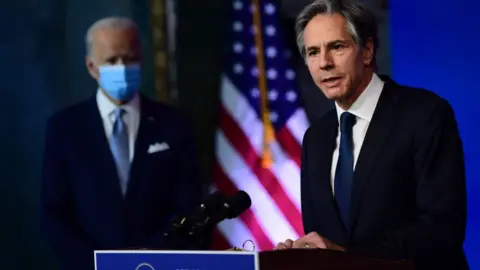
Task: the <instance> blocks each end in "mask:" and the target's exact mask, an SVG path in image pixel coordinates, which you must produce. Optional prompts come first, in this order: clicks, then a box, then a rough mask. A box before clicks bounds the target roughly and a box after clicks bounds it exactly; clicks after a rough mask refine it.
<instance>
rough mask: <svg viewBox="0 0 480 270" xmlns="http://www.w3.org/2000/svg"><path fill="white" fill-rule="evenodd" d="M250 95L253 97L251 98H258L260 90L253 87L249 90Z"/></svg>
mask: <svg viewBox="0 0 480 270" xmlns="http://www.w3.org/2000/svg"><path fill="white" fill-rule="evenodd" d="M250 95H251V96H252V97H253V98H258V97H259V96H260V90H258V89H257V88H253V89H252V90H251V91H250Z"/></svg>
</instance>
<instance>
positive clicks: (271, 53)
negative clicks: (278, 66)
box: [267, 47, 277, 58]
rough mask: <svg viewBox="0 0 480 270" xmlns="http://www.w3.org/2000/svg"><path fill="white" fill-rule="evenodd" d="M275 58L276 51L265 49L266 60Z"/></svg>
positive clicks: (273, 48) (269, 48)
mask: <svg viewBox="0 0 480 270" xmlns="http://www.w3.org/2000/svg"><path fill="white" fill-rule="evenodd" d="M276 56H277V49H275V47H268V48H267V57H268V58H275V57H276Z"/></svg>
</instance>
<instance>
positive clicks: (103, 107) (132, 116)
mask: <svg viewBox="0 0 480 270" xmlns="http://www.w3.org/2000/svg"><path fill="white" fill-rule="evenodd" d="M97 105H98V110H99V111H100V116H101V117H102V120H103V127H104V128H105V134H106V135H107V139H108V141H110V138H111V136H112V130H113V124H114V122H115V113H114V112H115V109H116V108H118V107H120V108H123V109H124V110H125V113H124V114H123V117H122V119H123V121H124V122H125V125H126V126H127V129H128V142H129V150H130V151H129V153H130V162H131V161H132V160H133V156H134V151H135V141H136V139H137V131H138V127H139V125H140V97H139V96H138V94H135V96H134V97H133V98H132V99H131V100H130V101H129V102H128V103H126V104H123V105H121V106H117V105H116V104H114V103H113V102H111V101H110V100H109V99H108V98H107V97H106V96H105V94H104V93H103V92H102V91H101V90H100V89H99V90H98V91H97Z"/></svg>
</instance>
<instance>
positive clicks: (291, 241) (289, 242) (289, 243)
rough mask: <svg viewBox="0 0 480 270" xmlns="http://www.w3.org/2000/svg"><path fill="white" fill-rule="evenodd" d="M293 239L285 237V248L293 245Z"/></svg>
mask: <svg viewBox="0 0 480 270" xmlns="http://www.w3.org/2000/svg"><path fill="white" fill-rule="evenodd" d="M293 243H294V242H293V240H292V239H287V240H285V242H284V244H285V245H286V246H287V248H292V247H293Z"/></svg>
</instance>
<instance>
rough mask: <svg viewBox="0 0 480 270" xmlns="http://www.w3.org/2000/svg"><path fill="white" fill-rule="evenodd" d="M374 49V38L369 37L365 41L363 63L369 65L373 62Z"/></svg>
mask: <svg viewBox="0 0 480 270" xmlns="http://www.w3.org/2000/svg"><path fill="white" fill-rule="evenodd" d="M374 51H375V48H374V44H373V39H372V38H369V39H368V40H367V42H366V43H365V47H364V48H363V52H362V58H363V64H364V65H365V66H369V65H370V64H371V63H372V61H373V57H374V56H375V55H374Z"/></svg>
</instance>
